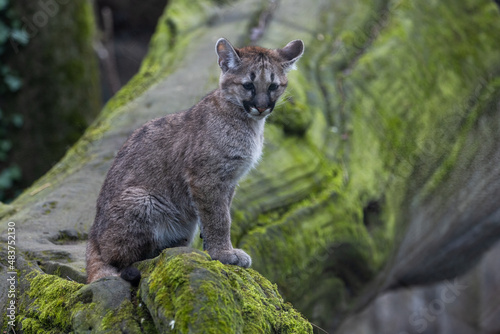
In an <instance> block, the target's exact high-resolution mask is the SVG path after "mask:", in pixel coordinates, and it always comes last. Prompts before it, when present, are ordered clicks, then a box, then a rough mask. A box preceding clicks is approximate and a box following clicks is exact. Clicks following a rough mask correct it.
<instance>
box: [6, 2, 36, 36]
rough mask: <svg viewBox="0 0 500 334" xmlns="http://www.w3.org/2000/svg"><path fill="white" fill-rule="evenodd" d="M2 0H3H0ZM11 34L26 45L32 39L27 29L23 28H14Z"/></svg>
mask: <svg viewBox="0 0 500 334" xmlns="http://www.w3.org/2000/svg"><path fill="white" fill-rule="evenodd" d="M0 1H2V0H0ZM10 36H11V37H12V38H13V39H14V40H15V41H16V42H18V43H19V44H22V45H26V44H28V42H29V41H30V36H29V35H28V33H27V32H26V31H25V30H22V29H12V32H11V33H10Z"/></svg>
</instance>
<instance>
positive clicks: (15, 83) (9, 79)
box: [3, 74, 23, 92]
mask: <svg viewBox="0 0 500 334" xmlns="http://www.w3.org/2000/svg"><path fill="white" fill-rule="evenodd" d="M3 81H4V82H5V84H6V85H7V87H9V90H10V91H11V92H17V91H18V90H19V88H21V86H22V85H23V82H22V81H21V79H20V78H18V77H16V76H14V75H12V74H6V75H5V77H4V78H3Z"/></svg>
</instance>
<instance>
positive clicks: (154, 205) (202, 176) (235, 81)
mask: <svg viewBox="0 0 500 334" xmlns="http://www.w3.org/2000/svg"><path fill="white" fill-rule="evenodd" d="M216 52H217V55H218V63H219V66H220V68H221V70H222V73H221V75H220V82H219V88H218V89H216V90H214V91H213V92H211V93H210V94H208V95H207V96H206V97H204V98H203V99H202V100H201V101H200V102H199V103H198V104H196V105H195V106H193V107H192V108H191V109H189V110H186V111H182V112H179V113H176V114H171V115H167V116H165V117H161V118H157V119H154V120H152V121H149V122H148V123H146V124H145V125H143V126H142V127H141V128H139V129H137V130H136V131H135V132H134V133H133V134H132V135H131V136H130V137H129V138H128V140H127V141H126V142H125V144H124V145H123V147H122V148H121V149H120V151H119V152H118V154H117V156H116V158H115V160H114V162H113V165H112V166H111V168H110V170H109V172H108V174H107V176H106V180H105V181H104V184H103V186H102V189H101V192H100V194H99V198H98V200H97V213H96V217H95V221H94V224H93V225H92V227H91V229H90V232H89V240H88V244H87V254H86V257H87V274H88V279H87V280H88V282H89V283H90V282H93V281H95V280H97V279H99V278H101V277H104V276H110V275H116V276H117V275H121V277H122V278H124V279H126V280H128V281H132V282H134V281H135V283H137V282H138V279H140V273H139V272H138V271H137V270H136V269H134V268H133V267H130V265H131V264H132V263H134V262H136V261H140V260H144V259H147V258H152V257H155V256H157V255H159V254H160V252H161V251H162V250H163V249H165V248H167V247H178V246H188V245H189V244H190V243H191V241H192V240H193V237H194V234H195V232H196V227H197V226H198V225H199V226H200V229H201V236H202V237H203V248H204V249H205V250H206V251H207V252H208V253H209V254H210V256H211V257H212V259H214V260H219V261H221V262H222V263H224V264H234V265H238V266H242V267H249V266H250V265H251V263H252V260H251V258H250V256H248V254H247V253H245V252H244V251H243V250H241V249H235V248H233V246H232V244H231V239H230V227H231V216H230V206H231V201H232V198H233V195H234V190H235V187H236V185H237V182H238V180H239V179H240V178H241V177H242V176H243V175H245V173H247V172H248V171H249V170H250V169H251V168H252V167H253V166H254V165H255V164H256V163H257V161H258V160H259V157H260V155H261V152H262V145H263V140H264V138H263V132H264V122H265V118H266V117H267V116H268V115H269V114H271V112H272V111H273V108H274V105H275V103H276V100H277V99H278V98H279V97H280V95H281V94H283V92H284V91H285V88H286V86H287V76H286V74H287V71H289V70H290V69H292V68H294V64H295V62H296V61H297V60H298V59H299V58H300V57H301V56H302V53H303V52H304V44H303V42H302V41H301V40H295V41H292V42H290V43H288V44H287V45H286V46H285V47H284V48H282V49H276V50H270V49H264V48H261V47H257V46H249V47H244V48H241V49H236V48H234V47H233V46H232V45H231V44H230V43H229V42H228V41H227V40H226V39H224V38H221V39H219V40H218V41H217V44H216Z"/></svg>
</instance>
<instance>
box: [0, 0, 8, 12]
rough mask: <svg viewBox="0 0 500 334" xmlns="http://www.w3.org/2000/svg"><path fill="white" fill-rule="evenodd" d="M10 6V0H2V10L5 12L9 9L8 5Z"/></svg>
mask: <svg viewBox="0 0 500 334" xmlns="http://www.w3.org/2000/svg"><path fill="white" fill-rule="evenodd" d="M8 4H9V0H0V10H4V9H5V8H7V5H8Z"/></svg>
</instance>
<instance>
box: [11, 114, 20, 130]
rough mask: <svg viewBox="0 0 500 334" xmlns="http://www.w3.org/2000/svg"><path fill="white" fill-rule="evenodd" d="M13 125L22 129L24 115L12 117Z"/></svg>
mask: <svg viewBox="0 0 500 334" xmlns="http://www.w3.org/2000/svg"><path fill="white" fill-rule="evenodd" d="M12 124H14V126H15V127H16V128H20V127H22V126H23V115H21V114H14V115H12Z"/></svg>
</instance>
